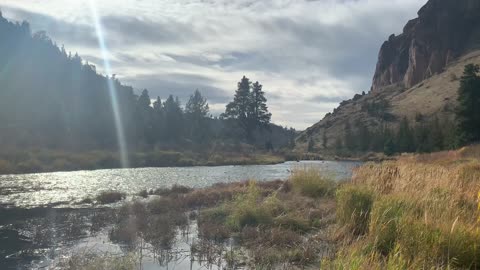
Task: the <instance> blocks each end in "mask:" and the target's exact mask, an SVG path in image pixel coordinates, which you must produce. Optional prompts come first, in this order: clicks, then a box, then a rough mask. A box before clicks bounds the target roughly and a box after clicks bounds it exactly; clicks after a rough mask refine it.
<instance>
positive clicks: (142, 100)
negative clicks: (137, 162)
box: [136, 89, 155, 144]
mask: <svg viewBox="0 0 480 270" xmlns="http://www.w3.org/2000/svg"><path fill="white" fill-rule="evenodd" d="M150 104H151V101H150V96H149V95H148V90H147V89H144V90H143V91H142V94H141V95H140V97H139V98H138V100H137V106H136V114H137V117H136V118H137V119H136V121H137V135H138V136H139V139H140V140H143V141H144V142H146V143H148V144H153V143H154V142H155V134H154V127H153V108H152V107H151V106H150Z"/></svg>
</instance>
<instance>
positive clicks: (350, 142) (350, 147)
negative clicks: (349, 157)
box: [344, 121, 357, 151]
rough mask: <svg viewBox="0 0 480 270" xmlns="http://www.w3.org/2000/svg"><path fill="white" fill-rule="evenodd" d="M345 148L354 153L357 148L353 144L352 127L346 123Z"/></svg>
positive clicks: (354, 143)
mask: <svg viewBox="0 0 480 270" xmlns="http://www.w3.org/2000/svg"><path fill="white" fill-rule="evenodd" d="M344 141H345V147H346V148H347V149H348V150H350V151H354V150H356V148H357V144H356V142H355V135H354V134H353V130H352V126H351V125H350V122H349V121H347V122H346V123H345V140H344Z"/></svg>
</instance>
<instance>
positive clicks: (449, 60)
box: [297, 0, 480, 151]
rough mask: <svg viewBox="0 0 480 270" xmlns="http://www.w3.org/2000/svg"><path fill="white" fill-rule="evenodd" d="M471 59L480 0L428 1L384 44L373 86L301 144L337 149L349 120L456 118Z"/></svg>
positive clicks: (479, 58)
mask: <svg viewBox="0 0 480 270" xmlns="http://www.w3.org/2000/svg"><path fill="white" fill-rule="evenodd" d="M468 63H480V1H478V0H462V1H456V0H430V1H428V3H427V4H426V5H425V6H424V7H422V8H421V9H420V11H419V12H418V18H416V19H413V20H411V21H409V22H408V23H407V24H406V26H405V27H404V29H403V33H402V34H401V35H398V36H395V35H391V36H390V37H389V39H388V40H387V41H385V43H384V44H383V45H382V47H381V49H380V53H379V59H378V63H377V67H376V71H375V75H374V78H373V83H372V88H371V91H370V92H369V93H368V94H365V95H356V96H355V97H354V98H353V99H351V100H347V101H343V102H342V103H341V104H340V106H339V107H338V108H336V109H335V110H334V111H333V113H330V114H327V115H326V116H325V118H324V119H323V120H321V121H320V122H318V123H317V124H315V125H313V126H312V127H310V128H308V129H307V130H306V131H304V132H303V133H301V134H300V135H299V136H298V138H297V149H298V150H302V151H304V150H305V149H306V147H307V146H306V145H307V142H308V141H309V140H310V139H313V141H314V142H315V146H316V148H317V149H320V150H321V149H322V148H324V146H323V144H324V142H326V146H327V148H331V147H332V146H333V145H334V143H335V140H336V138H338V137H341V136H343V134H344V128H345V124H346V123H347V121H348V122H349V123H351V124H352V125H353V126H354V125H355V124H358V123H360V122H361V123H362V124H364V125H365V126H367V127H368V128H369V129H371V130H375V129H378V128H380V127H383V126H389V127H394V126H396V125H398V123H399V121H400V119H402V118H403V117H404V116H406V117H408V118H409V119H411V120H412V121H420V119H419V116H422V117H421V118H422V119H428V118H429V117H432V116H434V115H435V116H438V117H439V118H440V119H441V120H444V119H447V118H452V116H453V110H454V107H455V105H456V104H455V102H456V93H457V89H458V86H459V78H460V77H461V75H462V72H463V67H464V66H465V65H466V64H468Z"/></svg>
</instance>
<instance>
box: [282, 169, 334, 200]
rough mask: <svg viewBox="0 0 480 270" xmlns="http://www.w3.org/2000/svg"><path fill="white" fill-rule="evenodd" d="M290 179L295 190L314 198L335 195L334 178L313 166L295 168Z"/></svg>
mask: <svg viewBox="0 0 480 270" xmlns="http://www.w3.org/2000/svg"><path fill="white" fill-rule="evenodd" d="M290 181H291V182H292V186H293V189H294V190H295V191H297V192H299V193H301V194H302V195H304V196H308V197H312V198H318V197H324V196H329V195H333V194H334V192H335V188H336V183H335V181H334V180H332V179H330V178H328V177H325V175H323V174H322V173H321V172H320V171H319V170H317V169H313V168H309V169H303V170H295V171H294V172H293V173H292V176H291V178H290Z"/></svg>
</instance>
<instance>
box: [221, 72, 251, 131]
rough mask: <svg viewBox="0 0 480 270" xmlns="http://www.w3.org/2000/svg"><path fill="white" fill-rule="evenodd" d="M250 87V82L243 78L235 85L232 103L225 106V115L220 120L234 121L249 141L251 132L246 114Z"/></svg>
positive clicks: (247, 114)
mask: <svg viewBox="0 0 480 270" xmlns="http://www.w3.org/2000/svg"><path fill="white" fill-rule="evenodd" d="M250 86H251V82H250V80H249V79H248V78H247V77H245V76H243V78H242V80H241V81H240V82H239V83H238V85H237V90H236V91H235V96H234V97H233V101H232V102H230V103H229V104H227V107H226V110H225V113H224V114H222V118H225V119H231V120H235V122H236V123H238V124H239V126H240V127H241V129H242V130H243V132H244V135H245V136H246V138H247V139H251V136H252V132H253V128H252V126H251V122H250V121H249V113H248V110H249V107H250Z"/></svg>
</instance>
